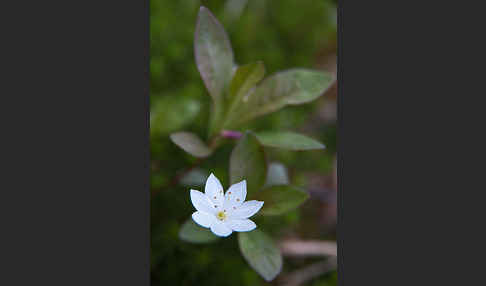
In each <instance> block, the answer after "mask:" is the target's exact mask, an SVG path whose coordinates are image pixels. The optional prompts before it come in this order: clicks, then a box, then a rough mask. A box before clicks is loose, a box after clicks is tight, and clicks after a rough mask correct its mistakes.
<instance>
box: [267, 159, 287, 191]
mask: <svg viewBox="0 0 486 286" xmlns="http://www.w3.org/2000/svg"><path fill="white" fill-rule="evenodd" d="M288 183H289V176H288V174H287V168H286V167H285V166H284V165H283V164H281V163H271V164H270V166H268V174H267V180H266V182H265V186H266V187H269V186H274V185H287V184H288Z"/></svg>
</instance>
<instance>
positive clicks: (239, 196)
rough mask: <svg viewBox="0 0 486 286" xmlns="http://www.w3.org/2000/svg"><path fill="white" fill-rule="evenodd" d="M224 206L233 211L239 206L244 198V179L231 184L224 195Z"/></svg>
mask: <svg viewBox="0 0 486 286" xmlns="http://www.w3.org/2000/svg"><path fill="white" fill-rule="evenodd" d="M224 197H225V200H224V208H225V209H226V210H228V211H233V210H235V209H236V208H237V207H239V206H241V204H243V202H244V201H245V199H246V180H243V181H241V182H239V183H237V184H234V185H232V186H231V187H230V188H229V189H228V190H227V191H226V194H225V195H224Z"/></svg>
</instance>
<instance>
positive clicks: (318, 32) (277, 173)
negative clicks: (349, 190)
mask: <svg viewBox="0 0 486 286" xmlns="http://www.w3.org/2000/svg"><path fill="white" fill-rule="evenodd" d="M238 1H239V2H240V3H243V4H242V5H243V6H242V8H239V9H236V8H232V9H230V8H229V7H230V4H231V3H236V2H238ZM244 2H245V3H246V5H245V3H244ZM201 5H204V6H207V7H209V9H210V10H211V11H213V12H215V15H216V17H214V18H217V19H219V20H221V23H222V25H219V24H217V20H216V21H214V19H213V18H212V17H211V16H210V15H209V14H206V15H203V16H204V17H205V18H206V19H207V20H208V21H207V23H210V22H211V21H212V24H213V25H212V26H206V27H205V28H203V29H200V32H204V31H206V32H209V31H210V30H212V31H213V33H217V32H218V30H219V31H220V32H221V30H223V32H224V30H226V31H227V35H225V36H221V35H222V34H221V33H220V34H219V35H220V36H214V35H212V36H209V34H207V36H206V38H204V37H202V38H201V39H200V40H201V41H202V42H204V41H206V42H205V43H206V44H203V45H206V47H207V48H208V49H207V52H206V53H202V54H201V55H202V57H201V58H202V59H201V62H204V61H206V64H205V65H204V64H203V67H202V68H201V66H199V64H200V62H198V64H196V61H195V57H194V56H195V55H194V44H195V43H194V36H195V34H196V25H195V23H196V19H197V14H198V13H199V10H200V6H201ZM235 5H236V4H235ZM334 15H335V4H334V1H331V0H322V1H321V0H319V1H317V0H302V1H294V0H280V1H269V0H258V1H253V0H248V1H240V0H208V1H198V0H187V1H166V0H155V1H151V23H150V25H151V26H150V33H151V48H150V49H151V50H150V54H151V63H150V77H151V87H150V94H151V99H150V101H151V118H150V125H151V158H152V171H151V173H152V175H151V176H152V178H151V182H152V186H151V187H152V189H153V191H156V195H154V196H153V198H152V208H151V209H152V210H151V217H152V219H151V223H152V243H151V247H152V250H151V256H152V265H151V266H152V284H153V285H165V284H169V285H182V286H184V285H211V286H218V285H235V286H236V285H257V286H258V285H266V284H263V283H264V282H263V280H262V279H261V278H260V276H258V274H257V273H256V272H255V271H260V272H258V273H259V274H260V275H261V276H263V277H265V276H264V274H262V269H265V268H264V267H265V266H264V267H263V268H262V266H260V267H258V266H257V267H256V269H255V268H253V267H254V265H255V264H253V265H252V264H251V263H250V262H248V263H246V261H245V260H244V259H242V256H241V255H242V254H243V256H244V255H245V254H244V253H242V252H243V251H241V253H240V250H239V249H238V248H236V247H235V243H236V239H237V236H236V235H232V236H230V237H229V238H225V239H218V240H215V241H212V242H211V243H208V244H201V243H202V242H203V241H204V239H203V238H204V236H203V235H202V233H199V231H204V230H206V229H203V228H201V227H199V226H197V225H195V224H194V223H192V220H190V214H191V213H192V212H193V208H192V206H191V204H190V201H189V195H188V193H187V191H188V187H182V186H181V185H184V186H189V185H190V186H191V188H197V189H199V190H202V187H203V185H201V180H202V179H203V178H204V177H207V172H208V171H211V172H214V173H215V174H216V175H217V176H218V178H220V179H221V182H222V183H223V186H224V187H225V188H227V187H228V186H229V184H230V182H233V178H232V177H231V176H232V175H231V172H230V170H229V169H230V168H229V166H230V165H231V159H230V160H229V158H231V157H232V153H234V151H235V150H236V149H235V148H233V146H234V145H233V144H232V142H231V141H230V140H227V139H223V138H219V137H218V134H219V131H221V129H234V128H238V130H240V131H245V130H255V132H254V133H253V134H256V135H258V134H260V133H261V132H268V131H271V130H299V129H300V127H301V126H303V125H305V124H306V122H308V121H309V120H310V119H311V117H313V116H315V115H316V112H317V110H318V109H319V107H318V106H320V105H322V104H323V102H324V100H323V99H322V98H321V99H318V100H314V99H315V98H313V97H314V96H316V94H317V93H319V92H318V89H319V88H318V87H315V86H314V87H313V86H312V83H311V82H312V81H313V80H312V79H311V77H309V78H308V79H306V78H299V77H298V76H296V77H294V79H292V80H294V82H301V83H298V84H294V87H292V86H290V89H289V91H290V92H289V94H290V97H288V96H284V97H285V98H286V99H285V100H282V99H281V98H279V96H278V95H277V98H278V99H277V100H276V102H271V107H270V108H269V107H268V106H270V105H266V104H263V103H261V102H259V101H257V104H256V106H252V107H251V108H248V107H245V105H244V104H243V102H244V100H245V97H246V96H247V95H248V94H252V95H253V94H254V92H256V90H257V89H258V88H260V89H261V88H262V86H263V87H265V85H267V84H266V83H265V82H266V81H268V80H269V79H271V78H272V76H275V75H278V74H281V73H285V72H286V71H285V70H288V69H294V68H295V67H305V68H306V69H305V71H310V72H316V71H317V70H320V68H319V66H318V65H317V64H316V63H317V62H318V61H319V58H320V55H321V53H322V52H323V51H328V50H331V52H332V50H333V49H335V38H336V36H335V33H336V27H335V17H334ZM200 18H201V17H200ZM207 23H206V24H207ZM218 27H219V28H221V27H224V29H219V28H218ZM224 33H225V34H226V32H224ZM225 37H227V40H228V41H226V39H225ZM211 39H213V40H211ZM215 39H216V41H217V40H220V44H216V45H214V43H213V42H214V41H215ZM229 39H231V43H232V44H233V45H232V47H231V46H230V48H232V49H234V52H233V51H231V52H230V50H229V49H228V43H229ZM218 49H219V50H218ZM214 50H218V52H217V54H218V57H216V60H215V61H214V59H215V58H214V52H211V51H214ZM211 53H212V54H211ZM220 54H221V56H222V57H221V59H222V60H223V61H218V60H219V59H218V58H219V55H220ZM224 59H226V60H224ZM212 60H213V61H212ZM230 62H231V63H232V65H231V71H230V72H228V70H230V69H229V66H230V65H229V63H230ZM245 63H253V64H245ZM263 63H264V64H263ZM208 66H210V67H212V68H214V69H204V67H208ZM201 70H203V71H204V70H205V71H206V72H207V74H206V75H204V74H203V72H201V73H200V71H201ZM223 70H225V71H226V72H222V71H223ZM265 70H266V72H267V74H270V77H268V78H267V79H263V77H264V74H265ZM277 72H278V73H277ZM216 74H218V75H216ZM319 74H321V73H320V72H319ZM322 74H325V73H322ZM290 78H292V77H290ZM271 81H274V82H276V84H275V87H276V86H279V85H281V87H279V88H283V89H284V90H285V88H286V85H285V84H283V85H282V83H280V82H279V80H271ZM283 82H284V81H283ZM264 84H265V85H264ZM302 86H303V87H304V89H300V91H298V92H295V91H296V90H297V89H299V88H301V87H302ZM266 88H268V87H266ZM320 88H323V89H325V87H320ZM270 90H271V89H270ZM208 95H209V96H208ZM263 95H264V97H269V95H267V92H264V93H263ZM319 95H320V94H319ZM215 96H217V97H218V101H216V100H215ZM317 96H318V95H317ZM264 97H262V98H261V99H263V98H264ZM271 97H272V98H273V96H271ZM293 97H297V98H298V99H297V100H302V98H305V100H303V101H302V102H304V101H307V100H313V101H312V102H311V103H309V104H305V105H299V106H296V105H292V104H293V103H294V102H293V101H292V99H291V100H290V101H287V99H288V98H293ZM254 99H256V98H254ZM247 100H249V97H248V98H247ZM252 100H253V99H252ZM215 102H217V103H215ZM218 104H219V105H218ZM289 104H290V105H289ZM242 106H243V107H242ZM248 106H250V105H248ZM275 106H277V108H276V107H275ZM284 106H285V108H282V107H284ZM267 110H271V111H274V110H275V112H272V113H267ZM247 111H248V112H247ZM255 118H258V120H252V119H255ZM182 130H186V131H187V132H190V133H191V134H192V135H190V136H189V137H196V136H197V138H198V139H195V140H192V139H189V141H187V140H185V139H184V140H182V142H183V143H181V142H180V140H179V141H178V139H180V138H181V137H179V138H177V137H178V136H177V135H175V137H176V140H175V141H176V142H179V144H174V143H173V142H171V139H169V134H171V133H173V132H180V131H182ZM208 133H209V134H210V136H209V137H206V136H207V134H208ZM305 133H308V134H313V135H312V136H313V137H315V139H316V141H321V142H325V143H326V145H327V149H326V150H325V151H316V152H298V153H295V152H288V150H289V149H282V148H267V149H265V153H266V154H265V156H263V158H264V159H263V161H262V160H257V161H262V162H264V164H267V163H266V161H265V158H269V159H271V160H276V161H279V162H281V163H280V165H278V164H270V165H268V170H267V171H263V172H262V173H261V174H263V179H262V178H261V176H257V179H256V181H257V182H258V184H255V185H256V186H258V187H252V189H254V190H256V191H255V192H254V193H253V192H252V191H250V187H249V191H250V192H252V193H251V195H255V196H256V195H258V194H259V193H260V192H261V190H260V189H262V186H261V185H262V184H263V182H266V184H265V186H266V187H267V186H272V185H273V186H275V185H281V184H285V185H287V184H290V183H292V184H293V185H300V186H302V185H304V184H305V183H306V180H307V177H306V175H305V174H304V173H303V172H305V171H309V170H312V171H319V172H322V173H326V174H327V173H329V172H330V170H331V166H332V162H333V154H334V151H335V125H333V124H330V125H329V124H327V125H326V124H325V125H322V126H321V127H320V129H318V130H316V131H315V132H312V131H311V132H308V130H307V129H306V131H305ZM245 136H246V135H245ZM172 137H173V136H172ZM182 138H184V136H182ZM172 139H173V138H172ZM246 141H253V143H251V142H249V143H248V142H247V143H245V145H247V144H248V145H250V146H249V148H248V147H247V148H248V149H249V150H258V148H254V146H256V143H258V144H259V145H260V148H261V149H262V150H263V146H261V145H266V146H270V144H264V143H262V141H263V140H262V139H261V138H258V141H257V142H254V141H255V140H254V138H253V137H252V139H251V140H246V139H240V140H238V142H236V145H237V146H241V145H242V144H243V143H242V142H246ZM274 141H275V140H274ZM187 142H189V144H187ZM194 142H197V143H194ZM210 142H211V144H210ZM299 143H300V142H299ZM318 144H320V143H318ZM188 146H190V147H188ZM194 146H196V147H195V148H193V147H194ZM201 146H202V147H201ZM209 146H211V147H212V148H211V152H210V154H207V153H208V150H207V149H209ZM252 146H253V147H252ZM316 146H317V145H316ZM180 147H182V149H181V148H180ZM252 148H254V149H252ZM233 149H235V150H233ZM184 150H186V151H187V150H189V153H186V151H184ZM194 150H196V151H194ZM201 150H202V152H201ZM291 150H294V149H291ZM295 150H297V149H295ZM240 151H241V150H240ZM243 151H245V149H243ZM245 152H246V151H245ZM242 153H243V152H242ZM256 153H257V154H260V152H256ZM262 153H263V152H262ZM317 153H319V154H317ZM204 156H207V157H205V158H204V160H203V161H202V162H201V165H200V167H199V168H197V169H194V172H193V173H192V172H191V173H188V174H187V175H186V176H181V179H180V181H179V184H173V181H174V177H175V176H176V175H179V174H180V172H181V171H182V170H184V169H186V168H188V167H190V166H192V165H193V164H194V162H195V158H194V157H204ZM244 160H245V159H244V157H243V156H240V159H239V161H240V162H243V161H244ZM247 160H248V161H250V162H243V164H249V165H251V164H253V163H252V162H251V161H253V160H254V159H252V158H247ZM229 161H230V162H229ZM228 163H229V164H228ZM255 166H261V164H258V165H257V164H255ZM286 166H287V167H288V170H287V167H286ZM234 168H236V169H240V170H241V169H243V168H241V167H234ZM260 168H261V167H260ZM289 171H290V173H291V174H292V176H291V177H289ZM245 172H248V173H249V174H251V171H250V170H247V171H245ZM243 173H244V172H243ZM250 176H253V175H250ZM245 179H247V178H245ZM234 180H236V179H234ZM266 187H265V188H266ZM258 190H260V191H258ZM268 202H270V201H268ZM307 205H308V204H306V206H307ZM266 206H267V201H266V202H265V205H264V208H263V209H262V211H263V210H264V209H265V207H266ZM301 216H302V214H301V213H300V210H299V209H294V210H292V211H290V212H288V213H286V214H285V215H281V216H259V217H256V218H255V219H256V222H257V225H258V229H257V230H255V231H252V232H249V233H245V234H244V235H247V236H248V235H250V236H258V235H257V234H256V233H258V232H259V230H264V231H265V232H266V233H267V234H268V236H270V235H271V236H272V237H274V238H275V239H277V238H278V236H279V235H280V234H281V233H282V232H284V231H286V230H287V231H288V230H289V229H290V228H292V229H294V230H296V229H295V227H296V226H297V225H299V227H301V226H300V224H299V218H300V217H301ZM188 218H189V220H188ZM309 220H310V221H313V220H312V218H309V217H306V221H309ZM189 221H190V222H191V223H192V224H191V225H189ZM191 229H192V231H197V232H198V233H197V234H196V233H192V234H188V233H189V232H188V230H189V231H190V230H191ZM206 231H207V230H206ZM208 232H209V231H208ZM260 232H261V231H260ZM203 233H204V232H203ZM314 233H315V235H319V233H318V232H316V231H314ZM207 234H208V233H206V235H207ZM209 234H211V233H210V232H209ZM240 234H243V233H240ZM211 235H212V234H211ZM268 236H267V238H269V237H268ZM200 237H203V238H200ZM179 238H181V239H179ZM206 238H208V236H206ZM191 239H192V242H189V241H191ZM198 239H199V242H200V243H199V244H193V243H194V242H196V241H197V240H198ZM238 239H240V237H239V236H238ZM269 239H270V238H269ZM260 240H261V241H260ZM264 240H265V239H259V238H255V239H254V240H252V241H253V244H255V245H262V243H263V241H264ZM270 240H271V239H270ZM240 247H241V246H240ZM244 257H245V259H246V260H248V259H247V258H246V256H244ZM253 270H255V271H253ZM278 270H279V271H280V269H278ZM279 271H277V273H276V274H275V275H277V274H278V272H279ZM221 273H225V274H226V273H227V274H228V275H225V279H224V280H222V279H220V277H221ZM268 277H269V276H267V278H268ZM319 279H320V280H319V281H328V280H329V279H328V278H327V277H322V278H319ZM329 281H331V282H329V283H334V281H333V280H329ZM324 283H326V282H324ZM323 285H324V284H323ZM325 285H328V284H325ZM329 285H335V284H329Z"/></svg>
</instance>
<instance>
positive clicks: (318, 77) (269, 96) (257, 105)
mask: <svg viewBox="0 0 486 286" xmlns="http://www.w3.org/2000/svg"><path fill="white" fill-rule="evenodd" d="M334 81H335V80H334V79H333V77H332V76H331V75H330V74H329V73H324V72H322V71H312V70H304V69H293V70H287V71H283V72H279V73H276V74H274V75H272V76H270V77H269V78H267V79H265V80H264V81H263V82H262V83H261V84H260V85H258V86H257V87H256V88H255V90H254V92H251V93H249V94H247V96H246V97H245V98H244V99H246V100H243V101H242V103H241V104H240V105H239V106H238V113H237V114H238V115H239V116H238V120H237V121H236V123H235V125H236V126H238V125H239V124H241V123H244V122H246V121H249V120H251V119H254V118H256V117H258V116H262V115H265V114H268V113H271V112H275V111H277V110H279V109H281V108H282V107H284V106H286V105H297V104H302V103H307V102H310V101H312V100H315V99H316V98H317V97H319V96H321V95H322V94H323V93H324V91H326V89H327V88H329V87H330V86H331V85H332V84H333V83H334Z"/></svg>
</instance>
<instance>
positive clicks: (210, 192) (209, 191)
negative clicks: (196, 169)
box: [204, 173, 224, 208]
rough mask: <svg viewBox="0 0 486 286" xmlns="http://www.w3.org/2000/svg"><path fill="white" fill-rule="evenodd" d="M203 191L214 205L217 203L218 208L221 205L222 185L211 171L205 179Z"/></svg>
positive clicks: (222, 200)
mask: <svg viewBox="0 0 486 286" xmlns="http://www.w3.org/2000/svg"><path fill="white" fill-rule="evenodd" d="M204 193H205V194H206V196H207V197H208V198H209V199H210V200H211V202H213V204H214V205H217V206H218V207H219V208H222V207H223V202H224V195H223V186H222V185H221V182H220V181H219V180H218V178H216V176H214V174H213V173H211V175H209V177H208V179H207V180H206V186H205V187H204Z"/></svg>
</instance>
